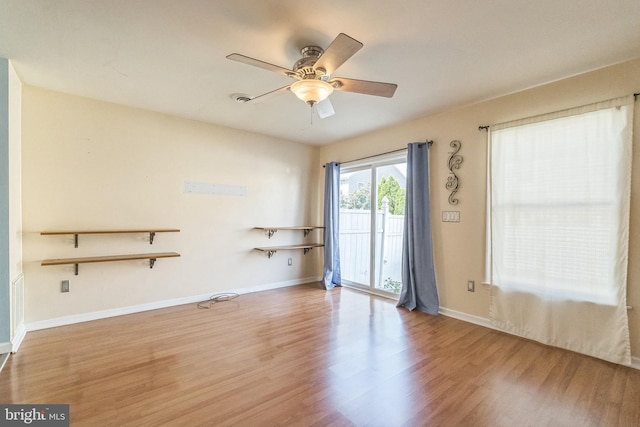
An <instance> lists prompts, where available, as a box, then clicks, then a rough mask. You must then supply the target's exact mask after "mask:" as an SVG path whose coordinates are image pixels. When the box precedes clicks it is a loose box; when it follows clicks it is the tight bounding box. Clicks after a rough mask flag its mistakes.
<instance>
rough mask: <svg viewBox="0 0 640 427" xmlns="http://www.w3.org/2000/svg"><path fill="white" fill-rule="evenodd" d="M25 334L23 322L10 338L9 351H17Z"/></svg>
mask: <svg viewBox="0 0 640 427" xmlns="http://www.w3.org/2000/svg"><path fill="white" fill-rule="evenodd" d="M26 336H27V330H26V329H25V327H24V323H21V324H20V325H19V326H18V329H16V331H15V336H14V337H13V340H11V352H12V353H15V352H17V351H18V349H19V348H20V344H22V341H23V340H24V337H26Z"/></svg>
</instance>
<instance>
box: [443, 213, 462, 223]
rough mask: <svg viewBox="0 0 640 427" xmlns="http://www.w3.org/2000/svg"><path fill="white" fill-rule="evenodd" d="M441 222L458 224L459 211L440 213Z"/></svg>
mask: <svg viewBox="0 0 640 427" xmlns="http://www.w3.org/2000/svg"><path fill="white" fill-rule="evenodd" d="M442 222H460V211H442Z"/></svg>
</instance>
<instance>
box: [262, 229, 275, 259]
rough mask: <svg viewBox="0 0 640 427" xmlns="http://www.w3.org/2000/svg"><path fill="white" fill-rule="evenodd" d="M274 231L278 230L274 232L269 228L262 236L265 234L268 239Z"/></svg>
mask: <svg viewBox="0 0 640 427" xmlns="http://www.w3.org/2000/svg"><path fill="white" fill-rule="evenodd" d="M276 231H278V230H274V229H271V228H270V229H267V230H264V234H266V235H267V237H268V238H269V239H270V238H271V236H273V235H274V234H275V232H276ZM269 258H271V257H269Z"/></svg>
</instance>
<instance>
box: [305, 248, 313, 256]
mask: <svg viewBox="0 0 640 427" xmlns="http://www.w3.org/2000/svg"><path fill="white" fill-rule="evenodd" d="M311 249H313V248H304V249H303V255H306V254H307V252H309V251H310V250H311Z"/></svg>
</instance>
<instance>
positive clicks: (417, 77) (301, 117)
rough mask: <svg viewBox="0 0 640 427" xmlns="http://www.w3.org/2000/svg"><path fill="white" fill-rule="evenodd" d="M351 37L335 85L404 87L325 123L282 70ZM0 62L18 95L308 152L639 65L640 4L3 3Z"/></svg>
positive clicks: (502, 0)
mask: <svg viewBox="0 0 640 427" xmlns="http://www.w3.org/2000/svg"><path fill="white" fill-rule="evenodd" d="M341 32H343V33H346V34H348V35H350V36H351V37H353V38H355V39H357V40H359V41H361V42H362V43H363V44H364V47H363V48H362V49H361V50H360V51H359V52H357V53H356V54H355V55H354V56H353V57H351V59H349V60H348V61H347V62H346V63H344V65H342V66H341V67H340V68H339V70H338V71H337V72H336V73H334V76H341V77H348V78H354V79H360V80H373V81H382V82H390V83H397V84H398V89H397V91H396V93H395V96H394V97H393V98H382V97H375V96H368V95H362V94H356V93H347V92H338V91H335V92H334V93H333V94H332V95H331V97H330V99H331V101H332V104H333V107H334V109H335V111H336V114H335V115H334V116H331V117H328V118H325V119H319V118H318V117H313V116H312V113H311V109H310V108H309V107H308V106H307V105H305V104H304V103H303V102H302V101H300V100H299V99H297V98H296V97H295V96H294V95H293V94H292V93H289V92H285V93H283V94H282V95H279V96H277V97H274V98H270V99H268V100H265V101H263V102H260V103H249V104H241V103H238V102H236V101H234V100H233V98H232V95H233V94H237V93H244V94H248V95H249V96H251V97H253V96H257V95H260V94H262V93H265V92H268V91H271V90H274V89H277V88H280V87H282V86H284V85H287V84H290V83H292V81H291V80H290V79H289V78H287V77H285V76H283V75H279V74H276V73H272V72H269V71H266V70H263V69H260V68H256V67H251V66H249V65H245V64H241V63H238V62H234V61H230V60H228V59H226V58H225V57H226V56H227V55H228V54H230V53H234V52H237V53H241V54H244V55H247V56H251V57H254V58H257V59H260V60H263V61H266V62H269V63H272V64H276V65H279V66H282V67H285V68H291V67H292V66H293V64H294V62H295V61H296V60H297V59H299V57H300V54H299V49H300V48H302V47H303V46H306V45H310V44H314V45H319V46H321V47H323V48H326V47H327V46H328V45H329V44H330V43H331V41H332V40H333V39H334V38H335V37H336V36H337V35H338V34H339V33H341ZM0 56H2V57H5V58H9V59H11V60H12V61H13V64H14V66H15V69H16V71H17V73H18V75H19V76H20V78H21V79H22V80H23V82H24V83H26V84H29V85H33V86H38V87H43V88H47V89H52V90H56V91H60V92H65V93H70V94H75V95H80V96H85V97H89V98H95V99H99V100H104V101H109V102H114V103H118V104H124V105H129V106H133V107H139V108H143V109H147V110H153V111H158V112H162V113H166V114H171V115H175V116H180V117H185V118H190V119H195V120H199V121H204V122H210V123H216V124H220V125H225V126H230V127H233V128H238V129H244V130H248V131H252V132H258V133H261V134H265V135H271V136H274V137H277V138H283V139H287V140H291V141H298V142H303V143H308V144H326V143H330V142H333V141H337V140H340V139H344V138H348V137H351V136H355V135H358V134H362V133H366V132H369V131H372V130H375V129H377V128H380V127H385V126H390V125H393V124H396V123H400V122H404V121H407V120H411V119H414V118H416V117H420V116H424V115H426V114H432V113H435V112H438V111H442V110H444V109H447V108H451V107H454V106H456V105H461V104H467V103H472V102H476V101H480V100H484V99H489V98H493V97H496V96H501V95H504V94H507V93H511V92H514V91H518V90H522V89H525V88H529V87H532V86H536V85H540V84H543V83H547V82H550V81H554V80H558V79H562V78H565V77H568V76H572V75H575V74H579V73H583V72H586V71H590V70H593V69H597V68H602V67H605V66H608V65H612V64H615V63H619V62H623V61H626V60H629V59H633V58H638V57H640V1H638V0H609V1H604V0H562V1H558V0H533V1H531V0H529V1H519V0H484V1H470V0H402V1H390V0H350V1H344V0H342V1H341V0H322V1H317V2H308V1H299V0H280V1H278V0H228V1H227V0H219V1H206V0H181V1H175V0H135V1H134V0H109V1H103V0H56V1H51V0H0Z"/></svg>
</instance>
